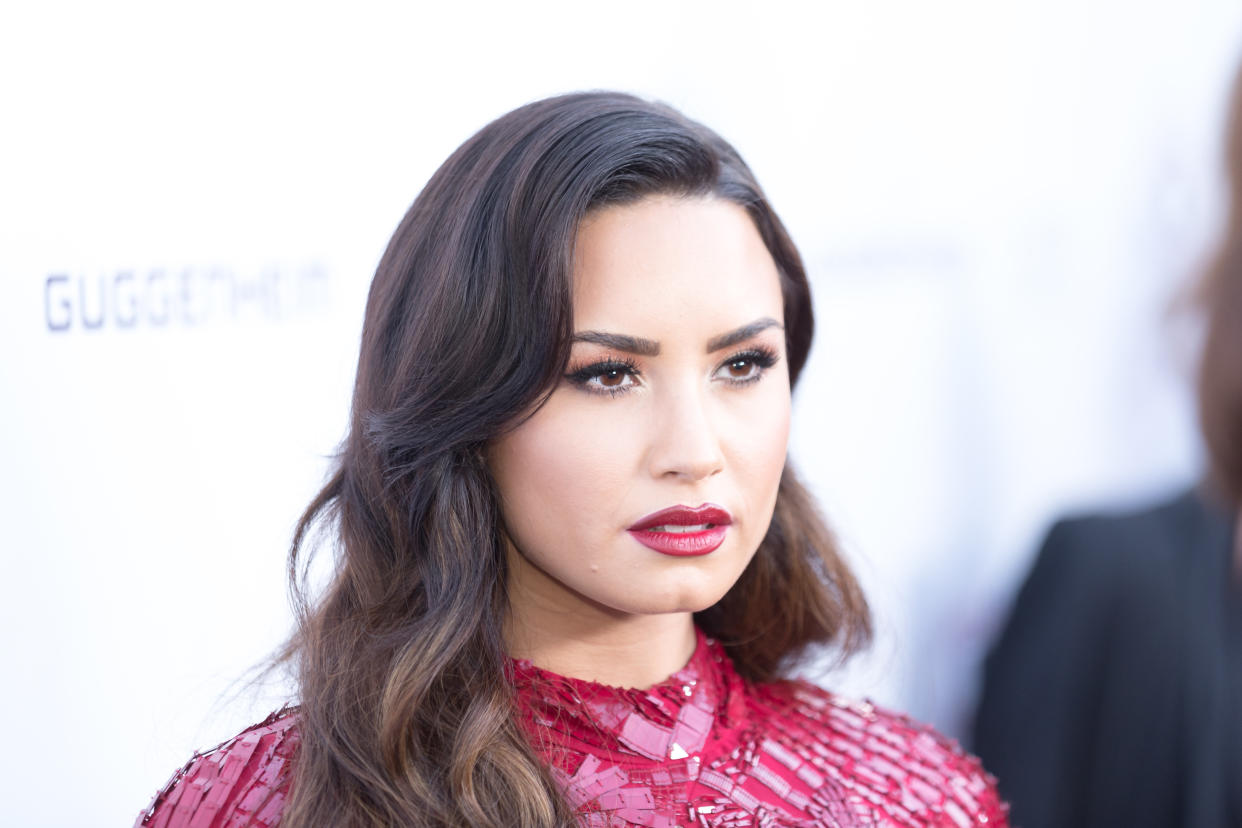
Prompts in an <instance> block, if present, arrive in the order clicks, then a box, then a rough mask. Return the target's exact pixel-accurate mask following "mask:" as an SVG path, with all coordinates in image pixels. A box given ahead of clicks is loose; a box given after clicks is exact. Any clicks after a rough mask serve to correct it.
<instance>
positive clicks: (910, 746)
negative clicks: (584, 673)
mask: <svg viewBox="0 0 1242 828" xmlns="http://www.w3.org/2000/svg"><path fill="white" fill-rule="evenodd" d="M510 670H511V673H512V678H513V681H514V685H515V687H516V688H517V692H518V699H519V713H520V715H521V721H522V724H523V727H524V729H525V731H526V733H527V735H528V737H529V738H530V739H531V741H532V743H533V744H534V745H535V746H536V749H537V750H538V751H539V752H540V754H541V755H542V756H543V758H544V759H545V761H546V762H547V763H548V765H549V766H550V767H551V768H552V773H553V776H554V777H555V778H556V779H557V780H558V781H559V782H560V784H561V785H562V786H563V789H564V791H565V795H566V798H567V799H568V801H569V802H570V804H571V805H572V806H573V807H574V808H575V809H576V810H577V812H578V813H579V814H580V815H581V821H582V823H583V824H584V825H587V826H592V828H595V827H596V826H652V827H653V828H673V826H721V827H722V828H723V826H808V827H809V826H840V828H863V826H867V827H868V828H869V827H870V826H968V825H1001V826H1003V825H1006V819H1005V809H1004V806H1003V805H1001V803H1000V801H999V800H998V798H997V794H996V789H995V784H994V780H992V779H991V778H990V777H988V776H987V775H986V774H985V773H984V772H983V770H982V768H981V767H980V766H979V763H978V761H977V760H975V759H973V758H971V757H969V756H967V755H965V754H964V753H962V752H961V750H960V749H958V748H957V747H956V745H953V744H951V743H949V742H947V741H946V740H944V739H943V738H942V737H940V736H939V735H937V734H936V733H935V732H934V731H931V730H930V729H928V728H925V727H923V726H920V725H918V724H915V723H914V722H912V721H910V720H909V719H906V718H904V717H902V716H898V715H895V714H892V713H888V712H885V711H883V710H880V709H878V708H876V707H874V706H872V705H870V704H856V703H850V702H846V701H843V700H841V699H838V698H837V697H835V696H833V695H831V694H829V693H827V692H826V691H824V690H821V689H819V688H818V687H815V686H814V685H811V684H808V683H805V682H796V681H783V682H774V683H771V684H763V685H755V684H751V683H748V682H745V681H743V680H742V679H741V678H740V677H739V676H738V675H737V673H736V672H735V671H734V669H733V666H732V663H731V662H730V661H729V659H728V657H727V656H726V655H725V653H724V649H723V648H722V647H721V646H720V645H719V644H718V643H716V642H713V641H711V640H710V639H707V638H706V637H705V636H703V635H702V633H699V639H698V646H697V648H696V649H695V652H694V654H693V656H692V657H691V659H690V661H689V663H688V664H687V665H686V666H685V667H684V668H683V669H682V670H680V671H678V672H677V673H674V674H673V675H672V676H670V677H669V678H668V679H667V680H665V681H663V682H661V683H659V684H657V685H655V686H653V687H651V688H648V689H646V690H633V689H625V688H617V687H609V686H606V685H602V684H596V683H594V682H589V681H581V680H577V679H571V678H566V677H563V676H558V675H555V674H553V673H549V672H546V671H544V670H540V669H539V668H537V667H534V666H533V665H531V664H530V662H526V661H515V662H511V663H510Z"/></svg>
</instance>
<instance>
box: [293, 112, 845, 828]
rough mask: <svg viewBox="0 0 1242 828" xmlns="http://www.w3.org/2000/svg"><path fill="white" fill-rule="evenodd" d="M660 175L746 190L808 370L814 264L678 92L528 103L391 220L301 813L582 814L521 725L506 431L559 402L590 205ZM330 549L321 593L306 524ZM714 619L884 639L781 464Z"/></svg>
mask: <svg viewBox="0 0 1242 828" xmlns="http://www.w3.org/2000/svg"><path fill="white" fill-rule="evenodd" d="M657 193H672V194H684V195H702V196H714V197H717V198H724V199H728V200H731V201H733V202H736V203H738V204H740V205H742V206H743V207H745V209H746V210H747V211H748V212H749V214H750V216H751V218H752V219H753V220H754V222H755V226H756V227H757V228H758V229H759V233H760V235H761V236H762V238H763V241H764V243H765V244H766V246H767V249H768V251H769V252H770V253H771V255H772V258H773V259H774V260H775V262H776V265H777V268H778V270H779V272H780V276H781V286H782V291H783V294H784V313H785V319H784V322H785V331H786V337H787V353H788V362H787V364H788V368H789V373H790V380H791V383H792V382H794V381H796V380H797V377H798V374H799V372H800V371H801V369H802V366H803V364H804V363H805V361H806V357H807V352H808V350H809V348H810V344H811V334H812V329H813V318H812V314H811V299H810V292H809V287H808V285H807V279H806V274H805V272H804V271H803V267H802V262H801V260H800V258H799V256H798V252H797V250H796V249H795V248H794V245H793V243H792V242H791V241H790V238H789V236H788V234H787V233H786V231H785V228H784V227H783V226H782V224H781V222H780V220H779V219H778V218H777V216H776V214H775V213H774V212H773V210H772V208H771V207H770V206H769V205H768V202H767V200H766V199H765V197H764V195H763V193H762V192H761V191H760V189H759V187H758V184H757V183H756V182H755V180H754V178H753V176H752V175H751V172H750V170H749V169H748V168H747V167H746V165H745V164H744V163H743V162H742V159H741V158H740V157H739V156H738V154H737V153H736V152H735V151H734V150H733V148H732V147H730V146H729V145H728V144H727V143H725V142H724V141H723V140H722V139H721V138H720V137H718V136H717V135H716V134H715V133H713V132H711V131H710V130H708V129H706V128H705V127H703V126H701V125H699V124H697V123H695V122H693V121H690V120H688V119H687V118H685V117H684V116H682V115H681V114H679V113H678V112H676V111H674V110H672V109H669V108H667V107H665V106H661V105H657V104H652V103H648V102H645V101H642V100H640V99H637V98H634V97H631V96H628V95H622V94H616V93H606V92H601V93H584V94H574V95H566V96H562V97H556V98H550V99H547V100H542V101H538V102H536V103H532V104H529V105H527V106H523V107H521V108H520V109H517V110H515V111H513V112H510V113H509V114H507V115H505V116H503V117H501V118H499V119H498V120H496V121H494V122H492V123H491V124H489V125H488V126H486V127H484V128H483V129H482V130H480V131H479V132H478V133H477V134H476V135H475V136H474V137H472V138H470V139H469V140H468V141H466V143H465V144H463V145H462V146H461V147H460V148H459V149H458V150H457V151H456V152H455V153H453V155H452V156H451V157H450V158H449V159H448V160H447V161H446V162H445V163H444V165H443V166H441V167H440V169H439V170H438V171H437V172H436V173H435V174H434V175H433V176H432V177H431V180H430V181H429V182H428V183H427V185H426V187H425V188H424V189H423V191H422V193H421V194H420V195H419V196H418V198H417V199H416V200H415V202H414V204H413V206H411V207H410V209H409V212H408V213H407V214H406V216H405V218H404V219H403V220H402V222H401V224H400V226H399V227H398V228H397V231H396V233H394V235H393V238H392V241H391V242H390V243H389V246H388V249H387V251H386V252H385V254H384V256H383V258H382V260H381V261H380V264H379V268H378V270H377V272H376V275H375V280H374V282H373V283H372V285H371V292H370V296H369V299H368V302H367V309H366V319H365V323H364V327H363V334H362V349H361V355H360V357H359V362H358V375H357V382H356V385H355V388H354V399H353V412H352V418H351V424H350V431H349V435H348V437H347V439H346V441H345V443H344V445H343V448H342V451H341V454H340V456H339V460H338V464H337V467H336V470H335V473H334V474H333V475H332V476H331V479H330V481H329V482H328V484H327V486H325V488H324V489H323V491H322V492H320V494H319V495H318V496H317V497H316V498H315V500H314V501H313V502H312V503H311V504H310V506H309V507H308V508H307V510H306V513H305V514H304V515H303V517H302V519H301V522H300V523H299V525H298V529H297V533H296V536H295V538H294V542H293V547H292V550H291V553H290V561H289V566H290V576H291V580H292V583H293V591H294V596H295V600H296V602H297V606H298V608H299V622H300V626H299V629H298V632H297V633H296V635H295V637H294V638H293V639H292V640H291V642H290V643H289V645H288V649H287V651H286V654H285V655H286V657H287V658H289V659H291V660H292V661H293V662H294V663H295V664H296V667H297V673H298V677H299V681H300V695H301V698H300V706H301V712H300V730H301V738H302V743H301V748H300V753H299V756H298V761H297V762H296V770H295V774H294V778H293V783H292V795H291V800H290V803H289V805H288V808H287V811H286V813H285V816H284V821H283V823H282V824H284V825H286V826H293V827H294V828H300V827H301V826H311V825H315V826H320V825H333V826H364V825H368V826H369V825H386V826H387V825H394V826H395V825H402V826H414V825H436V826H440V825H446V826H447V825H452V826H461V825H472V826H536V825H538V826H544V825H564V824H567V823H568V822H569V821H570V818H571V815H570V813H569V811H568V809H567V807H566V806H565V804H564V803H563V802H562V800H561V797H560V795H559V794H558V792H557V790H556V788H555V787H554V785H553V784H552V781H551V778H550V776H549V775H548V774H547V773H546V771H545V770H544V768H542V767H541V765H540V763H539V761H538V759H537V757H536V755H535V753H534V752H533V751H532V749H531V747H530V745H529V744H528V743H527V742H526V741H525V739H524V738H523V737H522V735H521V734H520V733H519V732H518V730H517V729H516V727H515V725H514V724H513V721H514V719H513V716H512V715H511V713H512V704H513V701H512V691H511V688H510V686H509V684H508V682H507V681H506V678H505V672H504V652H505V650H504V642H503V640H502V635H501V630H502V624H503V620H504V616H505V612H506V597H505V578H506V569H505V555H504V553H503V550H504V543H505V534H504V527H503V523H502V520H501V513H500V509H499V508H498V500H497V495H496V492H495V488H494V485H493V482H492V480H491V477H490V474H489V471H488V468H487V465H486V463H485V459H484V457H485V449H486V447H487V446H488V444H489V442H490V441H492V440H494V439H495V438H496V437H497V436H499V435H500V434H502V433H504V431H505V430H506V429H507V428H510V427H512V426H513V425H514V424H515V423H516V422H520V419H521V417H522V416H523V413H524V412H530V411H532V410H535V409H537V407H538V406H539V405H540V404H541V403H542V401H544V400H546V399H547V396H548V395H549V394H550V393H551V391H552V390H553V388H554V387H555V385H556V383H557V382H558V380H559V378H560V377H561V375H562V374H563V372H564V370H565V365H566V363H567V362H568V357H569V341H570V335H571V333H572V321H573V320H572V314H571V311H572V302H571V298H572V297H571V280H570V275H571V261H572V255H573V243H574V238H575V234H576V232H577V228H578V226H579V224H580V222H581V221H582V219H583V217H584V216H585V215H587V213H588V212H589V211H591V210H592V209H596V208H599V207H602V206H607V205H617V204H625V203H629V202H633V201H635V200H638V199H641V198H643V197H645V196H648V195H652V194H657ZM316 528H318V530H319V532H320V533H322V534H323V535H324V536H327V537H330V538H332V540H333V541H334V544H335V547H336V552H337V556H336V558H335V569H334V571H333V573H332V576H331V579H330V582H329V583H328V585H327V587H326V589H325V590H323V591H322V594H321V595H320V596H319V597H317V598H314V599H312V598H311V597H310V596H309V593H310V589H309V586H308V567H309V565H310V564H309V560H308V558H309V555H308V554H307V553H306V552H305V551H304V547H309V546H310V545H311V544H310V537H311V535H312V534H316ZM696 620H697V622H698V624H699V625H700V626H701V627H703V629H704V630H705V631H706V632H707V633H708V634H709V635H712V636H715V637H717V638H719V639H720V640H721V641H722V642H723V643H724V645H725V647H726V648H727V650H728V652H729V654H730V655H731V656H732V658H733V659H734V661H735V663H736V665H737V668H738V670H739V671H740V672H741V673H742V674H743V675H744V676H746V677H747V678H749V679H753V680H766V679H770V678H773V677H774V676H776V675H778V674H779V673H780V671H781V670H782V669H783V668H785V667H786V666H788V665H789V664H790V663H792V661H793V660H795V659H796V658H798V657H799V656H800V655H801V654H802V653H803V652H804V650H805V649H806V648H807V646H808V645H811V644H835V645H837V647H838V648H839V650H840V652H842V653H844V654H848V653H849V652H852V651H853V650H855V649H857V648H858V647H860V646H861V645H862V644H863V643H864V642H865V641H866V640H867V638H868V637H869V634H870V622H869V616H868V612H867V608H866V604H865V602H864V600H863V597H862V595H861V592H860V591H859V588H858V584H857V583H856V581H855V579H854V577H853V576H852V575H851V574H850V572H849V570H848V569H847V568H846V566H845V565H844V563H843V562H842V560H841V559H840V557H839V555H838V552H837V549H836V546H835V544H834V542H833V539H832V537H831V535H830V534H829V531H828V529H827V527H826V526H825V524H824V521H823V519H822V518H821V517H820V515H819V513H818V512H817V510H816V508H815V504H814V502H813V500H812V498H811V497H810V496H809V495H808V493H807V492H806V490H805V489H803V487H802V486H801V485H800V484H799V483H798V481H797V479H796V478H795V477H794V474H793V472H792V471H791V470H790V469H789V467H788V466H787V467H786V469H785V472H784V475H783V477H782V479H781V483H780V488H779V493H778V496H777V504H776V510H775V514H774V516H773V519H772V524H771V528H770V529H769V531H768V533H767V536H766V537H765V538H764V540H763V542H762V544H761V545H760V548H759V550H758V552H757V553H756V555H755V557H754V559H753V562H752V563H751V564H750V565H749V567H748V568H747V569H746V570H745V571H744V572H743V574H742V576H741V577H740V579H739V580H738V582H737V583H736V584H735V585H734V586H733V587H732V589H730V591H729V592H728V594H726V595H725V597H724V598H723V599H722V600H721V601H720V602H719V603H718V604H717V605H715V606H713V607H711V608H709V609H707V610H705V611H703V612H701V613H699V614H698V615H697V618H696Z"/></svg>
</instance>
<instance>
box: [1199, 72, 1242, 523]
mask: <svg viewBox="0 0 1242 828" xmlns="http://www.w3.org/2000/svg"><path fill="white" fill-rule="evenodd" d="M1225 141H1226V143H1225V153H1226V156H1225V157H1226V166H1227V170H1228V181H1229V209H1228V214H1227V219H1226V225H1225V231H1224V234H1223V238H1222V240H1221V243H1220V246H1219V248H1218V249H1217V252H1216V256H1215V258H1214V259H1213V260H1212V262H1211V264H1210V266H1209V268H1208V270H1207V274H1206V277H1205V278H1204V280H1203V283H1202V286H1201V291H1202V292H1201V295H1200V297H1199V299H1200V302H1201V307H1202V308H1203V310H1204V314H1205V316H1206V322H1207V329H1206V334H1205V337H1204V343H1203V355H1202V358H1201V361H1200V363H1199V421H1200V426H1201V427H1202V430H1203V439H1204V442H1205V443H1206V445H1207V453H1208V458H1209V463H1210V464H1211V473H1212V478H1213V482H1214V483H1215V485H1216V487H1217V488H1218V489H1219V490H1220V491H1221V492H1222V493H1223V494H1224V495H1225V496H1226V497H1227V498H1228V499H1229V503H1230V505H1231V506H1233V507H1234V508H1236V507H1237V506H1238V505H1239V504H1242V73H1240V74H1239V75H1238V77H1237V78H1236V79H1235V81H1234V85H1233V94H1232V96H1231V99H1230V106H1229V125H1228V131H1227V133H1226V139H1225Z"/></svg>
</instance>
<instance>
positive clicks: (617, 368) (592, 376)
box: [565, 345, 780, 396]
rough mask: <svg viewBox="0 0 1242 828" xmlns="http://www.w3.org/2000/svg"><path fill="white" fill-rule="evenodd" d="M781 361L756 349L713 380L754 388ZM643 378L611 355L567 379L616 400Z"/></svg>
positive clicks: (723, 366)
mask: <svg viewBox="0 0 1242 828" xmlns="http://www.w3.org/2000/svg"><path fill="white" fill-rule="evenodd" d="M779 360H780V356H779V354H778V353H777V352H776V350H775V349H773V348H770V347H768V346H766V345H752V346H751V347H749V348H744V349H742V350H740V351H737V352H736V353H734V354H731V355H730V356H729V357H727V358H726V359H725V360H723V361H722V362H721V363H720V365H719V366H718V367H717V368H716V370H715V372H714V373H713V374H712V377H713V379H719V380H721V381H723V382H725V383H727V384H728V385H732V386H743V385H750V384H751V383H754V382H758V381H759V380H760V379H762V378H763V374H764V372H766V371H767V369H769V368H771V367H772V366H773V365H775V364H776V363H777V362H778V361H779ZM641 376H642V371H641V370H640V369H639V367H638V363H637V362H635V361H634V360H632V359H630V358H628V357H618V356H612V355H609V356H606V357H604V358H603V359H599V360H596V361H594V362H588V363H586V364H585V365H581V366H579V367H576V368H571V369H570V370H569V371H568V372H567V373H566V374H565V379H566V380H568V381H569V382H570V384H572V385H574V386H576V387H578V388H581V389H582V390H584V391H587V392H588V393H592V394H607V395H608V396H615V395H617V394H623V393H625V392H627V391H628V390H629V389H631V388H633V387H634V386H635V385H637V381H638V378H639V377H641Z"/></svg>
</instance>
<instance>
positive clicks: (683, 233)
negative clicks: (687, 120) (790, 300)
mask: <svg viewBox="0 0 1242 828" xmlns="http://www.w3.org/2000/svg"><path fill="white" fill-rule="evenodd" d="M782 307H783V300H782V297H781V290H780V278H779V275H778V272H777V269H776V263H775V262H773V260H772V256H771V254H769V253H768V250H767V247H766V246H765V245H764V244H763V239H762V238H760V236H759V231H758V230H757V229H756V227H755V224H754V222H753V221H752V220H751V218H750V216H749V215H748V214H747V212H746V210H745V209H743V208H742V207H741V206H740V205H738V204H735V203H733V202H731V201H725V200H723V199H717V198H702V197H678V196H652V197H649V198H645V199H642V200H641V201H637V202H635V203H633V204H626V205H623V206H616V207H606V208H603V209H601V210H598V211H595V212H592V213H591V214H590V215H588V216H587V218H586V219H585V220H584V221H583V222H582V224H581V226H580V227H579V228H578V235H577V244H576V247H575V259H574V325H575V327H577V328H583V327H598V326H600V325H604V326H605V327H608V328H610V329H613V328H618V327H619V326H624V327H625V332H626V333H636V334H641V333H642V331H643V330H648V331H649V330H651V329H653V328H660V327H667V326H670V325H673V326H685V325H687V324H690V323H692V322H693V323H696V327H698V326H701V325H707V326H709V327H710V326H711V325H722V326H724V327H729V326H732V325H737V324H741V323H744V322H748V321H750V320H751V319H753V318H754V317H756V316H762V315H768V316H772V317H773V318H775V319H780V318H781V316H782Z"/></svg>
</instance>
